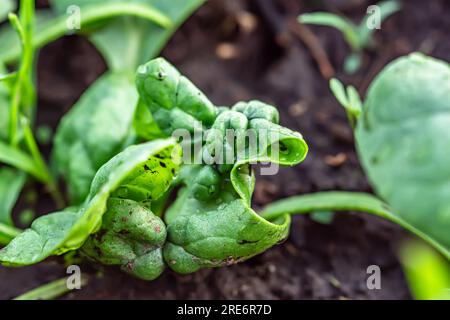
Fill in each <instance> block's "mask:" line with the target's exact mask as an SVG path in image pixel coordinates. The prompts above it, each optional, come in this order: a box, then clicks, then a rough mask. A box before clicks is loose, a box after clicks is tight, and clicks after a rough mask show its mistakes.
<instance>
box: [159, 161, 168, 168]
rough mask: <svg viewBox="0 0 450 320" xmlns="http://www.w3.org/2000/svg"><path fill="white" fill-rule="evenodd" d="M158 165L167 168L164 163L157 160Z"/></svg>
mask: <svg viewBox="0 0 450 320" xmlns="http://www.w3.org/2000/svg"><path fill="white" fill-rule="evenodd" d="M159 165H160V166H161V167H163V168H167V166H166V164H165V163H164V162H162V161H160V162H159Z"/></svg>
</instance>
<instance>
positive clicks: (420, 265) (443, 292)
mask: <svg viewBox="0 0 450 320" xmlns="http://www.w3.org/2000/svg"><path fill="white" fill-rule="evenodd" d="M400 260H401V262H402V264H403V267H404V270H405V275H406V278H407V279H408V282H409V287H410V289H411V293H412V295H413V296H414V298H415V299H418V300H450V265H449V263H448V261H446V260H445V259H443V258H442V257H441V256H440V255H439V254H438V253H436V252H435V251H433V250H432V249H431V248H430V247H428V246H425V245H424V244H422V243H418V242H410V243H407V244H405V245H404V246H403V247H402V249H401V252H400Z"/></svg>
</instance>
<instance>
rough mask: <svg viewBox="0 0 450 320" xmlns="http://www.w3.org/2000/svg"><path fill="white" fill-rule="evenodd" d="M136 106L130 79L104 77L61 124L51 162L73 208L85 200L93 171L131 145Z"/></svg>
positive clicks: (123, 75)
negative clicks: (62, 181)
mask: <svg viewBox="0 0 450 320" xmlns="http://www.w3.org/2000/svg"><path fill="white" fill-rule="evenodd" d="M137 102H138V95H137V92H136V89H135V87H134V85H133V80H132V77H130V76H129V75H128V74H126V73H120V74H114V73H106V74H104V75H103V76H102V77H101V78H100V79H99V80H97V81H96V82H95V83H94V84H93V85H92V86H91V87H90V88H89V89H87V91H86V92H85V93H84V94H83V95H82V96H81V98H80V100H79V101H78V102H77V103H76V104H75V105H74V106H73V108H72V109H71V110H70V111H69V112H68V113H67V114H66V115H65V116H64V118H63V119H62V120H61V123H60V125H59V127H58V130H57V132H56V135H55V146H54V149H53V154H52V161H53V164H54V166H55V168H56V170H57V172H58V174H59V175H61V176H63V177H64V179H65V180H66V182H67V185H68V189H69V194H70V196H71V199H72V202H73V203H74V204H79V203H81V202H82V201H83V200H84V199H85V198H86V196H87V194H88V193H89V186H90V184H91V182H92V179H93V177H94V175H95V173H96V171H97V170H98V169H99V168H100V167H101V166H102V165H103V164H104V163H106V162H107V161H108V160H109V159H111V158H112V157H113V156H114V155H116V154H117V153H118V152H120V151H121V150H123V148H124V147H126V145H127V144H129V143H130V142H132V124H133V115H134V112H135V109H136V104H137Z"/></svg>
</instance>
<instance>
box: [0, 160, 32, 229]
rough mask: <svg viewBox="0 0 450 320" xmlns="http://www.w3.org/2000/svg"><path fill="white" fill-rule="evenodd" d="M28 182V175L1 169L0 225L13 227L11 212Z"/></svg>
mask: <svg viewBox="0 0 450 320" xmlns="http://www.w3.org/2000/svg"><path fill="white" fill-rule="evenodd" d="M25 181H26V174H25V173H24V172H20V171H17V170H14V169H10V168H8V167H3V168H0V223H4V224H7V225H10V226H12V225H13V223H12V218H11V212H12V208H13V206H14V204H15V203H16V201H17V198H18V197H19V194H20V191H21V190H22V188H23V185H24V184H25Z"/></svg>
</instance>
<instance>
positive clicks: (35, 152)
mask: <svg viewBox="0 0 450 320" xmlns="http://www.w3.org/2000/svg"><path fill="white" fill-rule="evenodd" d="M22 127H23V131H24V136H25V141H26V144H27V147H28V150H29V151H30V153H31V156H32V158H33V160H34V162H35V164H36V166H37V167H38V168H39V169H40V171H41V172H42V173H43V175H44V177H45V182H44V183H45V184H46V185H47V190H48V192H49V193H50V195H51V196H52V198H53V200H54V201H55V204H56V206H57V207H58V209H62V208H64V206H65V201H64V198H63V196H62V194H61V192H60V191H59V188H58V187H57V184H56V182H55V180H54V178H53V176H52V175H51V174H50V170H49V169H48V167H47V164H46V162H45V161H44V158H43V157H42V154H41V152H40V151H39V147H38V145H37V143H36V140H35V139H34V135H33V132H32V130H31V128H30V124H29V122H28V120H27V119H26V118H24V119H23V121H22Z"/></svg>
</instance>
